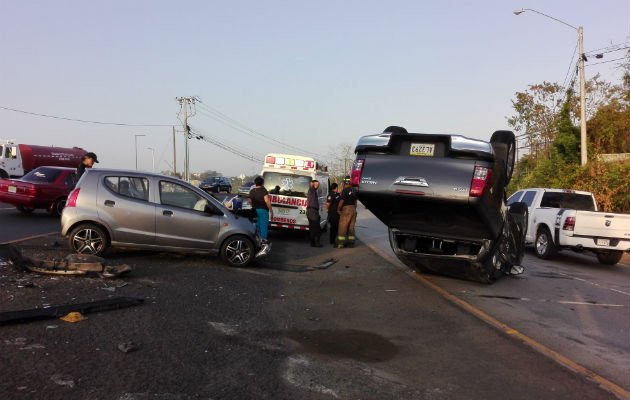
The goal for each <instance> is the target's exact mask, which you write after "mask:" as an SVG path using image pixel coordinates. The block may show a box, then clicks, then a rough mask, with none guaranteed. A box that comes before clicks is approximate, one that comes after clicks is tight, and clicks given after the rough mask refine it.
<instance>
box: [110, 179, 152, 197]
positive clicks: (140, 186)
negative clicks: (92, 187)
mask: <svg viewBox="0 0 630 400" xmlns="http://www.w3.org/2000/svg"><path fill="white" fill-rule="evenodd" d="M105 186H106V187H107V188H108V189H109V190H111V191H112V192H114V193H117V194H119V195H121V196H124V197H130V198H132V199H136V200H144V201H148V200H149V180H148V179H146V178H138V177H130V176H108V177H106V178H105Z"/></svg>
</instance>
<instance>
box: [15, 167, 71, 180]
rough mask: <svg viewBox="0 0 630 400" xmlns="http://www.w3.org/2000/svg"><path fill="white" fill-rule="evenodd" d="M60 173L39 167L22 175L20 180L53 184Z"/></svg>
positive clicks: (56, 170) (59, 171)
mask: <svg viewBox="0 0 630 400" xmlns="http://www.w3.org/2000/svg"><path fill="white" fill-rule="evenodd" d="M60 173H61V170H60V169H54V168H46V167H39V168H37V169H34V170H32V171H31V172H29V173H28V174H26V175H24V176H23V177H22V178H21V179H20V180H21V181H24V182H48V183H50V182H54V181H55V179H57V177H58V176H59V174H60Z"/></svg>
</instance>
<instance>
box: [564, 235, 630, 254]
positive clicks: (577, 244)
mask: <svg viewBox="0 0 630 400" xmlns="http://www.w3.org/2000/svg"><path fill="white" fill-rule="evenodd" d="M598 239H604V240H608V243H609V245H608V246H602V245H598V244H597V241H598ZM559 242H560V246H562V247H571V248H582V249H588V250H593V251H597V250H606V251H608V250H619V251H630V239H616V238H604V237H594V236H568V235H563V234H560V240H559ZM556 243H558V241H556Z"/></svg>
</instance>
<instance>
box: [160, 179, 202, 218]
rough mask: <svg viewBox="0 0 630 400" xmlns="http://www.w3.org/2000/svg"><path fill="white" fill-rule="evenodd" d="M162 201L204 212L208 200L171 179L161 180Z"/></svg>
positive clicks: (168, 204)
mask: <svg viewBox="0 0 630 400" xmlns="http://www.w3.org/2000/svg"><path fill="white" fill-rule="evenodd" d="M160 203H161V204H164V205H167V206H173V207H180V208H187V209H189V210H195V211H201V212H203V211H204V210H205V207H206V204H207V203H208V201H207V200H206V199H205V198H204V197H202V196H201V195H199V194H198V193H196V192H194V191H192V190H191V189H189V188H187V187H185V186H183V185H180V184H178V183H175V182H170V181H160Z"/></svg>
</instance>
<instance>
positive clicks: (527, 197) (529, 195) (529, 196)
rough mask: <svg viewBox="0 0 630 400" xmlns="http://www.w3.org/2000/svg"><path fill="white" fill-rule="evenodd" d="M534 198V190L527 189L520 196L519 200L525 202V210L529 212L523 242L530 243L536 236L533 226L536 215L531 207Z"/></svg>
mask: <svg viewBox="0 0 630 400" xmlns="http://www.w3.org/2000/svg"><path fill="white" fill-rule="evenodd" d="M535 198H536V191H535V190H527V191H525V193H524V194H523V197H521V199H520V201H521V202H523V203H525V204H527V211H528V212H529V217H528V221H527V234H526V235H525V242H527V243H532V242H533V241H534V239H535V236H536V229H535V228H534V227H535V226H536V225H535V224H536V216H535V213H534V209H533V208H532V206H533V203H534V199H535Z"/></svg>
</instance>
